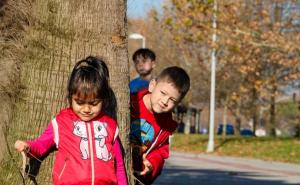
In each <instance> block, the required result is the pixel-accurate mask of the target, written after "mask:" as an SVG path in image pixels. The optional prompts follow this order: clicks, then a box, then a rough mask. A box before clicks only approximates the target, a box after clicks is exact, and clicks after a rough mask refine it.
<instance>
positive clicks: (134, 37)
mask: <svg viewBox="0 0 300 185" xmlns="http://www.w3.org/2000/svg"><path fill="white" fill-rule="evenodd" d="M129 38H130V39H142V48H145V47H146V38H145V37H144V36H143V35H141V34H139V33H132V34H130V35H129Z"/></svg>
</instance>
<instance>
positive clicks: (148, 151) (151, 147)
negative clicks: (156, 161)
mask: <svg viewBox="0 0 300 185" xmlns="http://www.w3.org/2000/svg"><path fill="white" fill-rule="evenodd" d="M161 132H162V129H161V130H160V131H159V133H158V134H157V136H156V138H155V140H154V142H153V143H152V145H151V146H150V148H149V149H148V150H147V152H146V156H147V155H148V154H149V153H150V152H151V150H152V149H153V147H154V145H155V144H156V142H157V140H158V137H159V136H160V134H161Z"/></svg>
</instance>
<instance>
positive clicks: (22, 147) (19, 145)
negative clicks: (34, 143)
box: [15, 140, 29, 153]
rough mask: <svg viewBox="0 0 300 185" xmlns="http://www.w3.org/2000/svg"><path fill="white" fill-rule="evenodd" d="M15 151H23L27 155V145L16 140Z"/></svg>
mask: <svg viewBox="0 0 300 185" xmlns="http://www.w3.org/2000/svg"><path fill="white" fill-rule="evenodd" d="M15 149H16V150H17V152H23V151H25V152H26V153H27V151H28V150H29V145H28V144H27V143H26V142H25V141H21V140H17V141H16V143H15Z"/></svg>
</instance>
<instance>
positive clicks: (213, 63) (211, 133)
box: [206, 0, 218, 152]
mask: <svg viewBox="0 0 300 185" xmlns="http://www.w3.org/2000/svg"><path fill="white" fill-rule="evenodd" d="M217 9H218V6H217V0H214V8H213V11H214V14H213V23H212V26H213V30H214V31H213V35H212V43H213V49H212V53H211V87H210V114H209V139H208V144H207V150H206V151H207V152H213V151H214V130H215V129H214V122H215V121H214V120H215V89H216V63H217V57H216V47H215V43H216V41H217Z"/></svg>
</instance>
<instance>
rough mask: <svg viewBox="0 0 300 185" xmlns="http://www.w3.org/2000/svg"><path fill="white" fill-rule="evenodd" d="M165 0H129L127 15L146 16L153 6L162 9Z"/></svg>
mask: <svg viewBox="0 0 300 185" xmlns="http://www.w3.org/2000/svg"><path fill="white" fill-rule="evenodd" d="M162 4H163V0H127V15H128V17H129V18H145V17H146V16H147V13H148V10H150V9H151V8H152V7H155V8H156V9H158V10H160V9H161V8H162Z"/></svg>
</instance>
